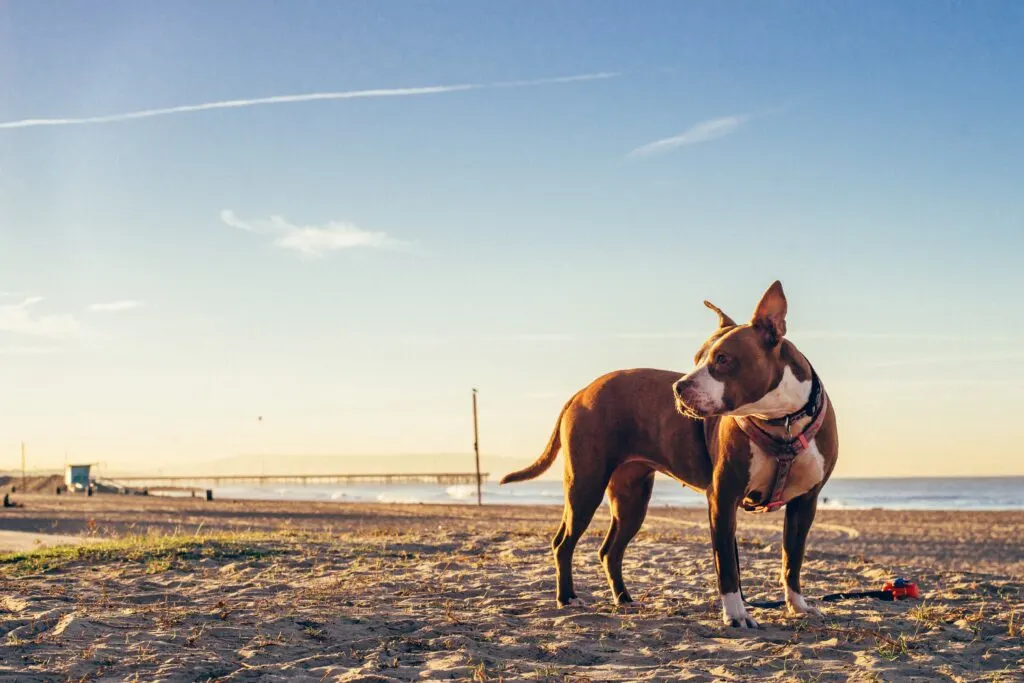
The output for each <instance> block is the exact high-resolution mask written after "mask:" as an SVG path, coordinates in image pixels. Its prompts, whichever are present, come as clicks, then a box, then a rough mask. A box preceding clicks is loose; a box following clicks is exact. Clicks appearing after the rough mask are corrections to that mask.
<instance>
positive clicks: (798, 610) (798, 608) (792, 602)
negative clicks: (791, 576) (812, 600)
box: [786, 586, 821, 617]
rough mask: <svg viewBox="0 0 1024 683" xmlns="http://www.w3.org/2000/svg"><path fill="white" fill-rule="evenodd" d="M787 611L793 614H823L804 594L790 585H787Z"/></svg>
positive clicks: (815, 615) (816, 615) (814, 615)
mask: <svg viewBox="0 0 1024 683" xmlns="http://www.w3.org/2000/svg"><path fill="white" fill-rule="evenodd" d="M786 611H787V612H789V614H791V615H809V616H812V617H820V616H821V612H819V611H818V610H817V609H815V608H813V607H811V606H810V605H808V604H807V601H806V600H804V596H802V595H800V594H799V593H797V592H795V591H793V590H791V589H790V588H789V586H787V587H786Z"/></svg>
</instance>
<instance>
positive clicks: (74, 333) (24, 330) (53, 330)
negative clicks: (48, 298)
mask: <svg viewBox="0 0 1024 683" xmlns="http://www.w3.org/2000/svg"><path fill="white" fill-rule="evenodd" d="M42 301H43V298H42V297H38V296H33V297H28V298H27V299H25V300H23V301H22V302H21V303H18V304H6V305H0V332H10V333H13V334H20V335H26V336H31V337H45V338H47V339H73V338H75V337H78V336H81V334H82V326H81V325H80V324H79V323H78V321H77V320H76V319H75V317H74V316H73V315H69V314H58V315H36V314H35V312H34V310H33V309H34V307H35V306H36V305H37V304H39V303H41V302H42Z"/></svg>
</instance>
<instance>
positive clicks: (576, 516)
mask: <svg viewBox="0 0 1024 683" xmlns="http://www.w3.org/2000/svg"><path fill="white" fill-rule="evenodd" d="M606 483H607V479H606V480H605V481H603V482H590V481H588V480H580V479H569V480H568V481H567V482H566V490H565V510H564V511H563V513H562V525H561V526H560V527H559V528H558V532H557V533H556V534H555V537H554V538H553V539H552V542H551V546H552V550H553V551H554V556H555V569H556V571H557V574H558V589H557V593H556V595H555V598H556V600H557V601H558V606H559V607H566V606H568V605H572V604H581V603H582V601H581V600H580V599H579V598H578V597H577V596H576V591H575V589H574V587H573V580H572V557H573V553H574V552H575V551H576V544H577V543H578V542H579V540H580V538H581V537H582V536H583V533H584V532H585V531H586V530H587V527H588V526H590V520H592V519H593V518H594V512H596V511H597V508H598V506H599V505H600V504H601V500H602V499H603V498H604V488H605V484H606Z"/></svg>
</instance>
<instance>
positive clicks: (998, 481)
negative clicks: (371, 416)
mask: <svg viewBox="0 0 1024 683" xmlns="http://www.w3.org/2000/svg"><path fill="white" fill-rule="evenodd" d="M214 495H215V496H216V497H218V498H244V499H263V500H328V501H329V500H335V501H344V502H373V503H425V504H429V503H433V504H437V503H448V504H466V505H470V504H476V486H475V485H458V486H441V485H437V486H433V485H424V484H406V485H401V484H394V485H388V486H385V485H376V484H351V485H311V486H300V485H286V486H285V485H279V484H272V485H268V486H224V487H219V488H216V489H214ZM483 501H484V504H492V505H561V503H562V482H561V481H557V480H542V481H529V482H520V483H517V484H509V485H506V486H498V484H497V483H494V482H491V483H485V484H484V486H483ZM605 502H606V503H607V498H606V500H605ZM651 505H652V506H658V507H666V506H667V507H698V508H699V507H704V506H705V505H706V502H705V500H704V497H703V496H702V495H701V494H698V493H695V492H693V491H691V490H689V489H687V488H685V487H683V486H682V485H681V484H679V483H677V482H675V481H673V480H671V479H668V478H667V477H662V476H659V477H658V478H657V480H656V481H655V485H654V495H653V496H652V499H651ZM873 508H880V509H884V510H1024V477H957V478H953V477H949V478H913V479H832V480H830V481H829V482H828V484H826V485H825V488H824V489H823V490H822V493H821V498H820V499H819V509H836V510H865V509H873Z"/></svg>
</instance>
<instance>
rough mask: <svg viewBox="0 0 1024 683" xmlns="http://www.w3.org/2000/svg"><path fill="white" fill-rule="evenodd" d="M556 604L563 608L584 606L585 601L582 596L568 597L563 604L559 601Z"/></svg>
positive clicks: (585, 604)
mask: <svg viewBox="0 0 1024 683" xmlns="http://www.w3.org/2000/svg"><path fill="white" fill-rule="evenodd" d="M558 606H559V607H563V608H564V607H586V606H587V603H585V602H584V601H583V598H569V600H568V601H566V602H565V603H564V604H563V603H561V602H560V603H558Z"/></svg>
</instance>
